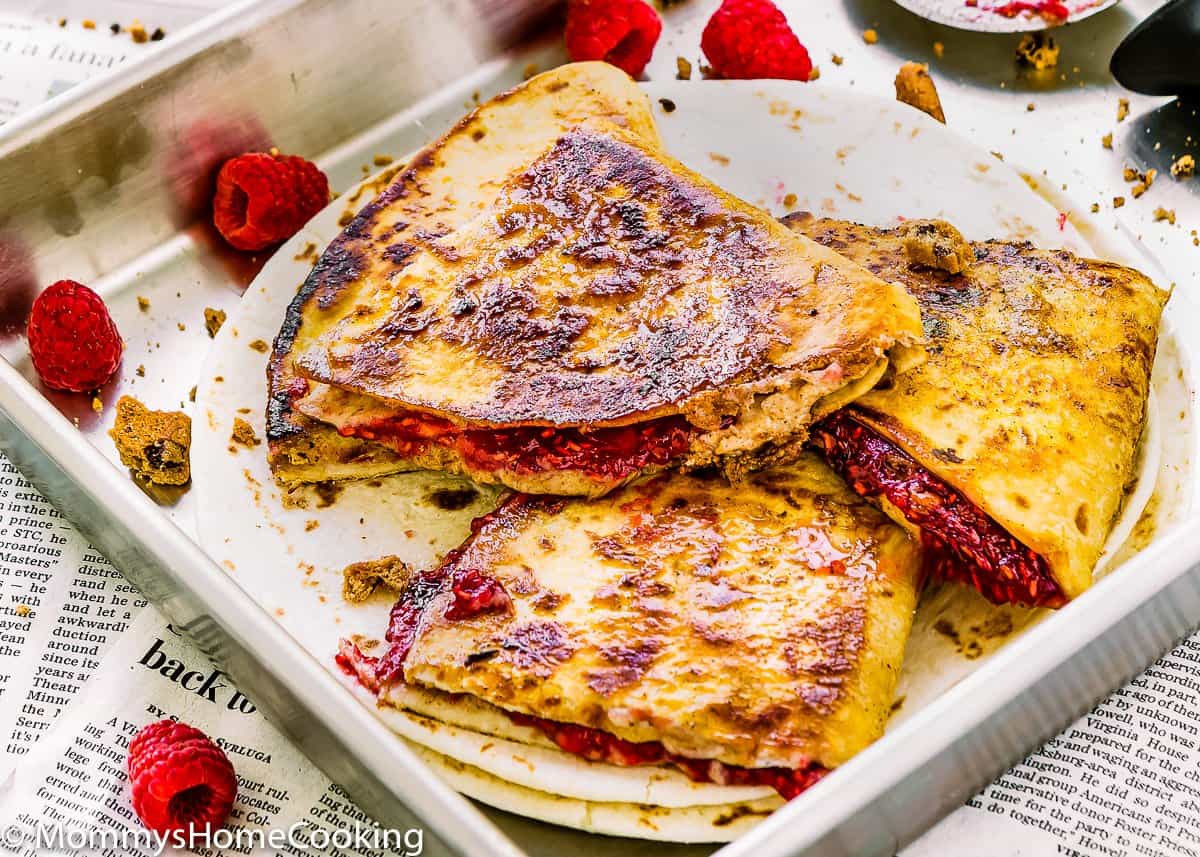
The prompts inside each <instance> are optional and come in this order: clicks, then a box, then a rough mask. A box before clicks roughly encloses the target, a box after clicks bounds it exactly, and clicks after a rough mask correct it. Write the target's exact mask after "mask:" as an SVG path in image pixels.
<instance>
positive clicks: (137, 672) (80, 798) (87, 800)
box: [0, 608, 425, 857]
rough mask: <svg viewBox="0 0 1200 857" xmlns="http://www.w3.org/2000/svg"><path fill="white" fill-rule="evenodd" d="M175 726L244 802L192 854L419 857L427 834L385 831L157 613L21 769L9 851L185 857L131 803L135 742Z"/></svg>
mask: <svg viewBox="0 0 1200 857" xmlns="http://www.w3.org/2000/svg"><path fill="white" fill-rule="evenodd" d="M164 718H171V719H175V720H180V721H183V722H186V723H188V724H190V725H192V726H195V727H196V728H197V729H200V730H202V731H204V732H205V733H206V734H208V735H209V736H211V737H212V738H213V740H214V741H216V742H217V743H218V744H219V745H220V746H221V747H222V749H223V750H224V751H225V753H226V755H227V756H228V757H229V759H230V761H231V762H232V763H233V766H234V770H235V771H236V773H237V779H238V797H237V802H236V803H235V804H234V807H233V811H232V813H231V815H230V817H229V821H228V822H227V823H226V824H225V826H224V827H223V828H221V829H220V830H219V831H215V832H213V833H211V834H209V835H206V836H199V837H197V838H195V839H193V840H192V841H191V842H190V846H191V847H190V852H191V853H195V854H198V855H202V857H206V855H218V854H251V853H255V854H257V853H273V854H277V855H303V854H341V855H347V857H350V855H357V857H377V856H378V855H401V857H415V855H418V854H421V853H422V852H423V850H424V846H425V843H424V831H423V830H422V829H421V828H410V829H394V828H385V827H381V826H380V825H379V824H378V823H376V822H375V821H374V820H373V819H372V818H370V817H368V816H367V815H365V814H364V813H363V812H362V811H361V810H359V809H358V808H357V807H356V806H355V805H354V803H353V802H352V801H351V800H350V799H349V798H348V797H347V795H346V793H345V792H344V791H342V789H341V788H339V787H338V786H337V785H336V784H334V783H332V782H331V781H330V780H329V779H327V778H326V777H324V776H323V775H322V774H321V773H320V772H319V771H316V770H314V769H313V768H312V766H311V765H310V764H309V763H308V761H307V760H306V759H305V758H304V757H303V756H302V755H300V753H299V751H297V750H295V749H293V748H292V747H291V745H290V744H288V742H287V741H286V740H284V738H283V736H281V735H280V734H279V733H278V732H276V731H275V730H274V729H273V728H272V727H271V726H270V725H269V724H268V723H267V722H266V721H265V720H264V719H263V718H262V715H260V714H259V713H258V712H257V711H256V709H255V707H254V703H253V702H252V701H251V700H250V699H248V698H247V697H246V696H245V695H244V694H242V693H241V691H239V690H238V689H237V687H235V686H234V685H233V683H232V682H231V681H230V680H229V678H228V677H227V676H226V675H225V674H224V673H222V672H220V671H219V670H216V669H214V668H213V667H212V665H211V664H209V662H208V661H207V660H206V659H205V658H204V656H203V655H202V654H200V653H199V652H198V651H197V650H196V649H195V648H193V647H192V646H191V645H189V644H188V643H187V642H186V641H184V640H183V639H182V638H180V637H179V636H177V635H176V634H175V632H174V631H173V630H172V628H171V627H170V626H169V625H167V624H166V623H165V621H164V620H163V619H162V618H161V617H160V616H159V615H158V613H157V611H155V610H154V609H153V608H149V609H147V610H145V611H143V612H142V614H141V616H139V617H138V619H137V620H136V621H135V622H134V623H133V625H132V626H131V627H130V629H129V630H128V631H127V633H125V634H124V635H123V636H122V637H121V639H120V642H119V643H117V645H116V646H115V647H114V648H113V649H112V650H111V652H110V653H109V654H108V657H107V658H106V659H105V661H104V664H103V666H102V667H101V668H100V670H99V671H98V672H96V674H95V675H94V676H93V678H92V682H91V685H90V687H89V693H88V696H87V704H85V705H74V706H72V707H71V708H70V709H69V710H68V711H67V712H66V713H65V714H64V715H63V716H62V718H61V719H60V720H59V722H58V725H57V726H56V727H55V729H54V730H53V731H52V732H50V733H49V734H48V735H46V736H45V737H44V738H43V740H42V741H41V742H40V743H39V744H38V745H37V747H36V748H34V749H33V750H32V752H31V753H29V754H28V756H27V757H26V758H25V759H24V760H23V762H22V764H21V765H20V766H19V767H18V768H17V770H16V772H15V774H14V778H13V782H12V784H11V786H10V791H9V794H8V796H7V797H6V799H5V800H4V801H3V802H2V804H0V848H5V849H7V850H9V851H11V852H12V853H15V854H20V855H34V854H45V853H48V852H51V851H65V852H70V853H83V854H94V855H100V857H116V855H154V854H160V853H177V852H179V851H180V848H179V846H180V845H182V844H183V843H182V842H178V841H173V840H170V839H165V840H164V839H160V838H159V837H157V836H154V835H153V834H151V833H150V831H148V830H146V828H144V827H143V826H142V825H141V823H140V822H139V821H138V819H137V817H136V816H135V815H134V813H133V810H132V808H131V807H130V803H129V795H128V786H127V779H128V778H127V776H126V773H125V759H126V755H127V750H128V745H129V741H130V739H131V738H132V737H133V736H134V735H135V734H136V733H137V731H138V730H139V729H141V728H142V727H143V726H146V725H147V724H149V723H153V722H156V721H158V720H162V719H164Z"/></svg>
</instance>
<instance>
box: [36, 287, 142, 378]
mask: <svg viewBox="0 0 1200 857" xmlns="http://www.w3.org/2000/svg"><path fill="white" fill-rule="evenodd" d="M25 335H26V337H27V338H28V339H29V354H30V356H31V357H33V368H34V369H36V370H37V373H38V376H39V377H41V379H42V383H43V384H45V385H46V386H47V387H50V388H52V389H55V390H70V391H71V392H73V393H87V392H91V391H92V390H97V389H99V388H100V387H102V386H104V382H106V381H107V380H108V379H109V378H111V377H112V376H113V373H114V372H116V371H117V367H118V366H119V365H121V352H122V351H123V350H124V348H125V346H124V343H122V342H121V334H120V333H118V332H117V326H116V325H115V324H113V320H112V316H110V315H109V314H108V307H106V306H105V305H104V301H102V300H101V299H100V296H99V295H98V294H96V293H95V292H93V291H92V290H91V289H89V288H88V287H87V286H85V285H82V284H80V283H77V282H75V281H74V280H59V281H58V282H57V283H55V284H54V285H52V286H50V287H49V288H47V289H46V290H45V291H43V292H42V293H41V294H40V295H38V296H37V298H36V299H35V300H34V302H33V308H32V309H31V310H30V311H29V323H28V324H27V325H26V328H25Z"/></svg>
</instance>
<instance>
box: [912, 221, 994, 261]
mask: <svg viewBox="0 0 1200 857" xmlns="http://www.w3.org/2000/svg"><path fill="white" fill-rule="evenodd" d="M897 231H898V232H899V234H900V237H901V239H902V240H903V242H904V254H905V256H907V257H908V263H909V264H910V265H924V266H926V267H929V268H937V269H939V270H942V271H945V272H946V273H948V274H961V273H963V272H964V271H966V270H967V269H968V268H970V267H971V263H973V262H974V261H975V251H974V250H973V249H972V248H971V245H970V244H968V243H967V240H966V239H965V238H963V236H962V233H961V232H959V231H958V230H957V229H955V228H954V227H953V226H952V225H951V224H949V223H947V222H946V221H944V220H908V221H905V222H904V223H903V224H901V225H900V227H899V228H898V230H897Z"/></svg>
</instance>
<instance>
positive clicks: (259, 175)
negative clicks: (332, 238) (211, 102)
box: [213, 152, 329, 250]
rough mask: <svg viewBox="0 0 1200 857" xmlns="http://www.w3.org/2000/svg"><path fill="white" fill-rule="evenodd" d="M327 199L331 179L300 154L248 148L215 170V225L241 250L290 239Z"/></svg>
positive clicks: (263, 246)
mask: <svg viewBox="0 0 1200 857" xmlns="http://www.w3.org/2000/svg"><path fill="white" fill-rule="evenodd" d="M328 203H329V180H328V179H327V178H326V177H325V174H324V173H323V172H321V170H320V169H319V168H318V167H317V165H316V164H314V163H312V162H311V161H307V160H305V159H304V158H301V157H298V156H296V155H277V154H271V153H267V152H250V153H248V154H245V155H238V156H237V157H236V158H231V159H230V160H228V161H226V162H225V164H224V165H223V166H222V167H221V171H220V172H219V173H218V174H217V191H216V195H215V196H214V197H213V224H214V225H215V226H216V227H217V231H218V232H220V233H221V236H222V237H223V238H224V239H225V240H226V241H228V242H229V243H230V244H231V245H232V246H233V247H235V248H237V249H238V250H262V249H264V248H266V247H270V246H271V245H272V244H278V243H280V242H282V241H286V240H287V239H289V238H291V237H292V236H293V235H295V234H296V233H297V232H299V231H300V228H301V227H302V226H304V224H305V223H307V222H308V221H309V220H311V219H312V217H313V215H315V214H316V213H317V212H318V211H320V210H321V209H322V208H324V207H325V206H326V205H327V204H328Z"/></svg>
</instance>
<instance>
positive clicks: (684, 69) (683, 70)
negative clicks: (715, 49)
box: [675, 57, 692, 80]
mask: <svg viewBox="0 0 1200 857" xmlns="http://www.w3.org/2000/svg"><path fill="white" fill-rule="evenodd" d="M675 79H676V80H691V79H692V63H691V61H690V60H687V59H685V58H684V57H675Z"/></svg>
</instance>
